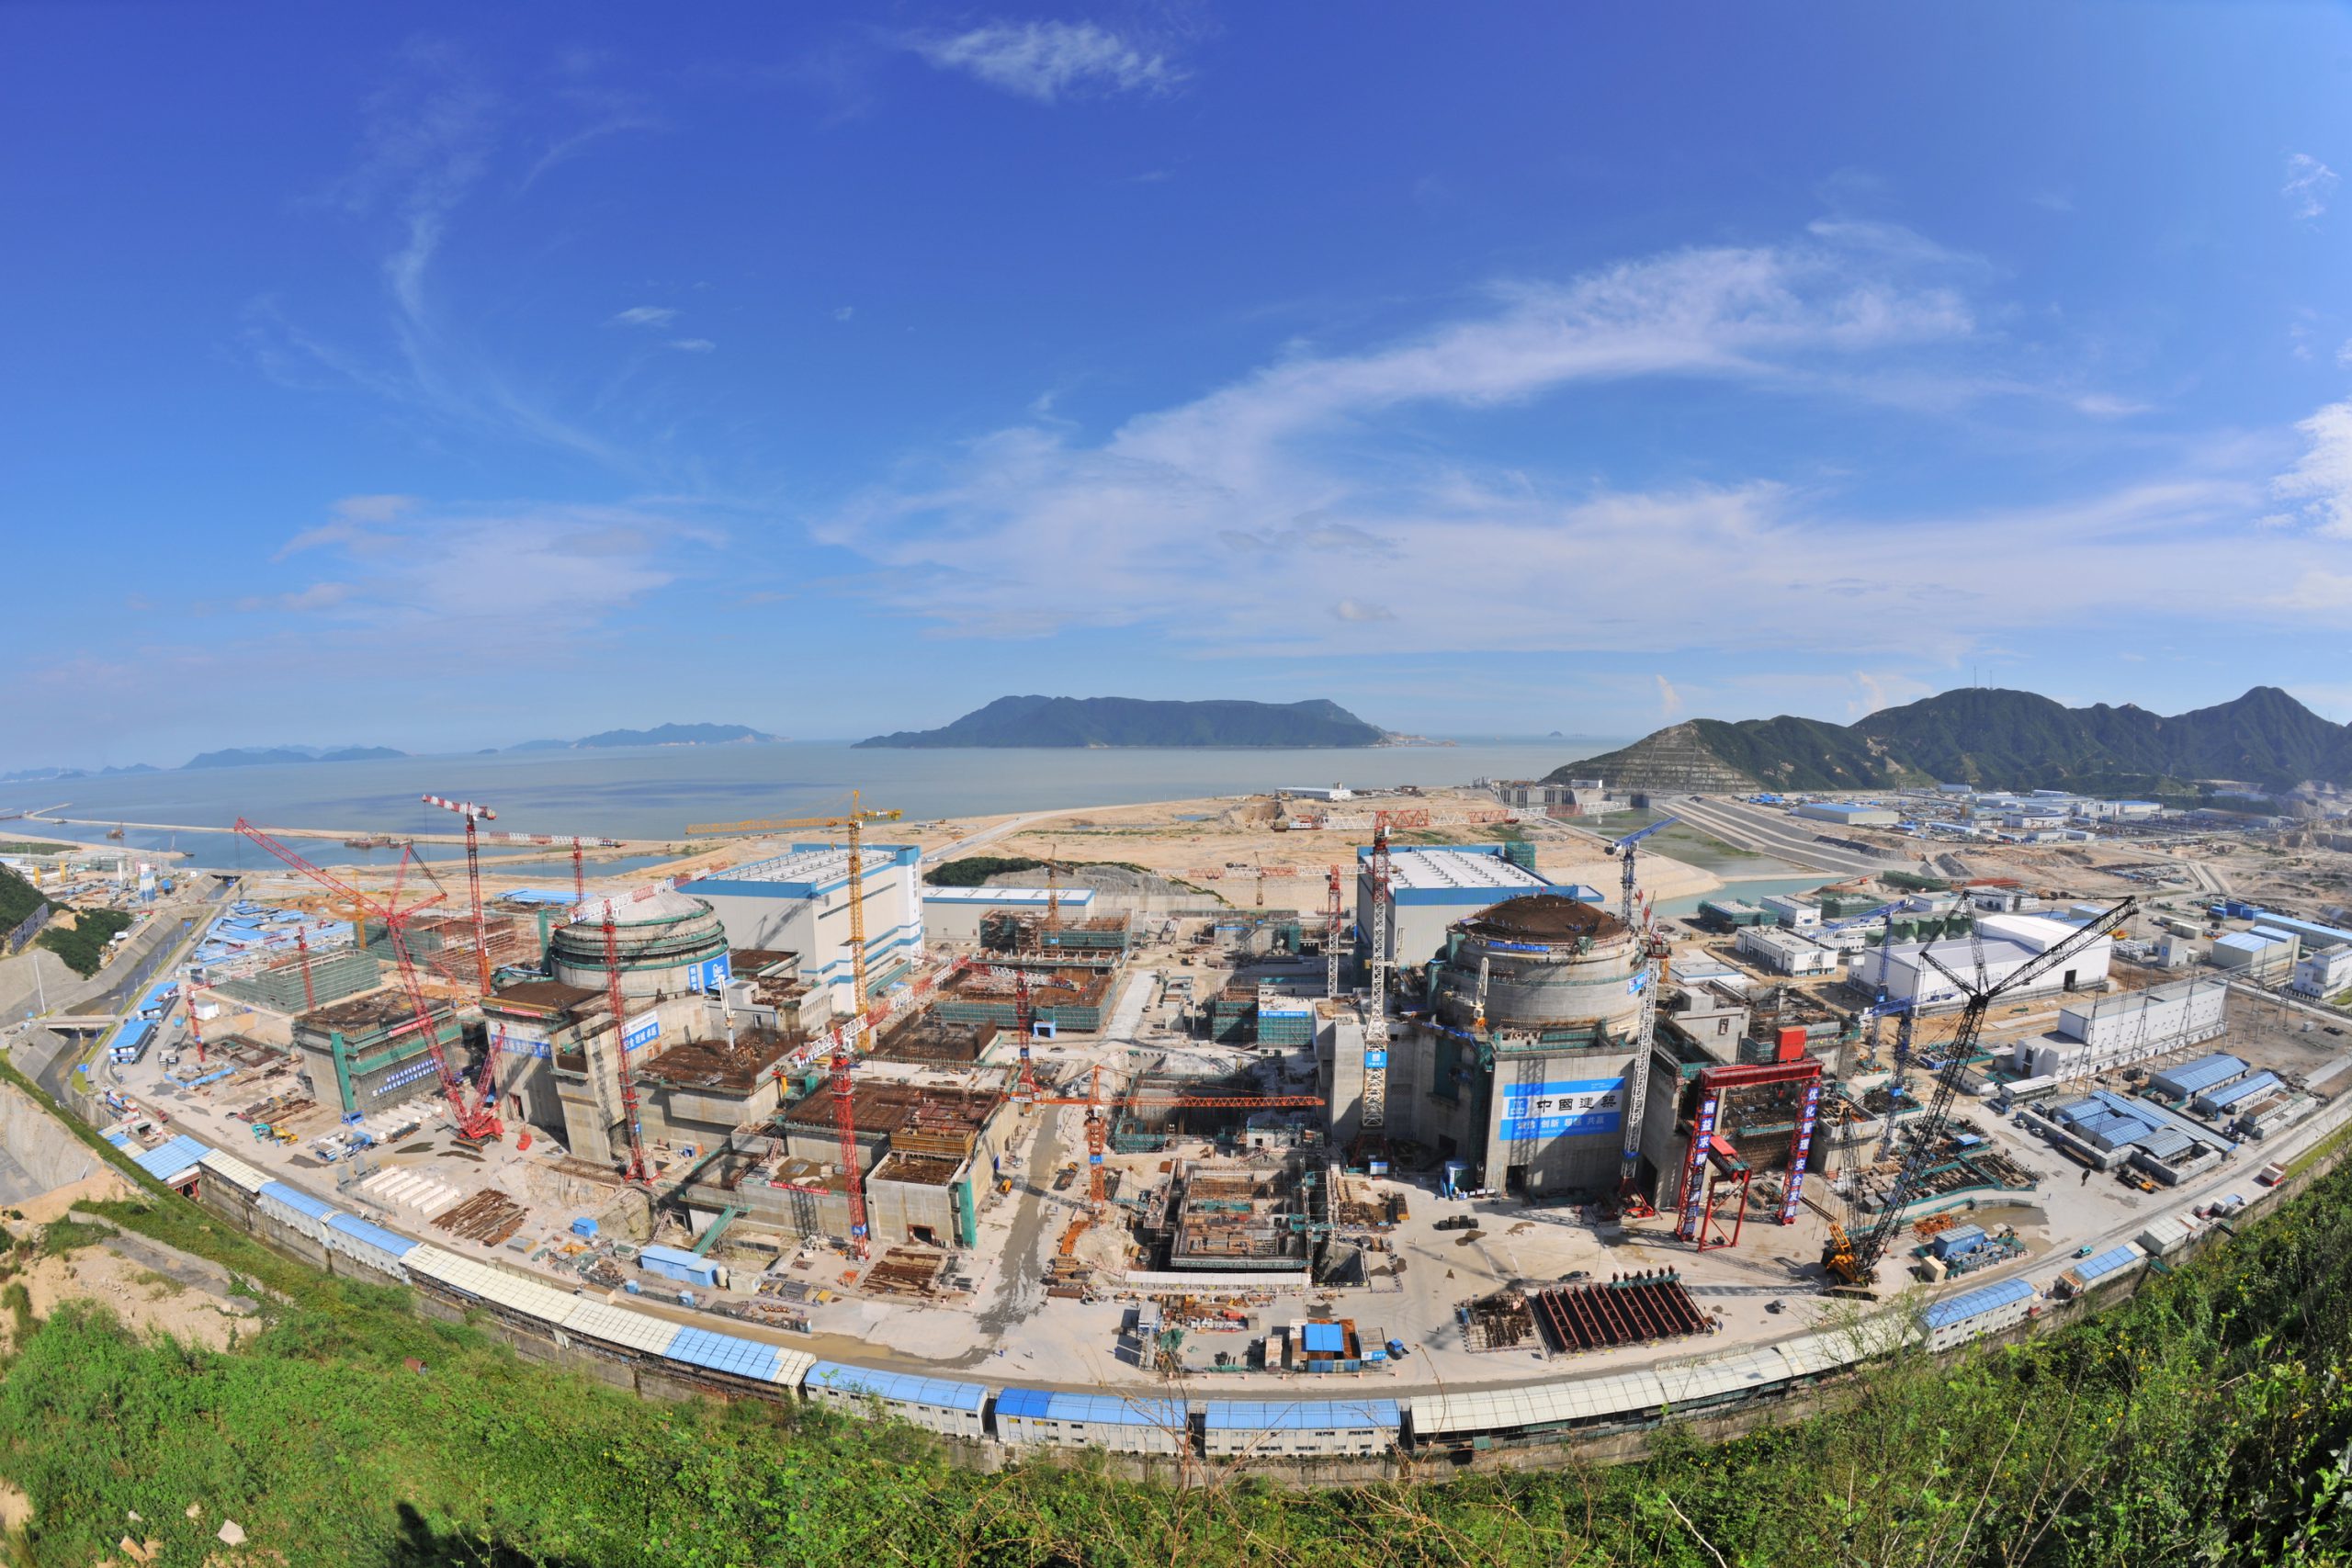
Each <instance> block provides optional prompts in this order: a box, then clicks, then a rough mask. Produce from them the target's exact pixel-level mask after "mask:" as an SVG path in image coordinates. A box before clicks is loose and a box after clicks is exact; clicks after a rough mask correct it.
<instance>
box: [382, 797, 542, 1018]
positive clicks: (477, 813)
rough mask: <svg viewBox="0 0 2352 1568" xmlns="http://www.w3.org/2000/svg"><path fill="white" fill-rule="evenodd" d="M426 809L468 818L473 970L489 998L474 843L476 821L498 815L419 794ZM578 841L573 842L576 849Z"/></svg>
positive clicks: (487, 935)
mask: <svg viewBox="0 0 2352 1568" xmlns="http://www.w3.org/2000/svg"><path fill="white" fill-rule="evenodd" d="M418 798H419V799H421V800H423V801H424V804H425V805H427V806H437V807H440V808H441V809H442V810H444V811H454V812H456V813H457V814H458V816H460V817H462V818H465V819H466V892H467V896H468V897H469V900H470V901H471V903H472V906H473V917H474V967H475V969H476V970H477V971H479V973H480V976H481V994H482V995H483V996H485V997H486V996H488V995H490V927H489V925H488V924H487V923H486V922H485V921H484V920H483V919H482V914H481V851H480V848H479V846H478V845H477V844H476V842H475V838H474V824H475V823H476V821H478V820H479V821H483V822H495V821H497V820H498V813H497V812H495V811H492V809H491V808H490V807H487V806H476V805H475V804H473V802H471V801H469V800H444V799H443V798H442V797H441V796H439V795H420V796H418ZM577 842H578V840H574V844H575V847H576V845H577Z"/></svg>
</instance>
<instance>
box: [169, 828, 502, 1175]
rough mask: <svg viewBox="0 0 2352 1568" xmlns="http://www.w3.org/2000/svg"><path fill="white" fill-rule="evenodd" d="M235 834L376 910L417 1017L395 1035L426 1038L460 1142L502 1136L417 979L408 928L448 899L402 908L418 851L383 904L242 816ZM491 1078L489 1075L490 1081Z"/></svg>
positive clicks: (406, 856)
mask: <svg viewBox="0 0 2352 1568" xmlns="http://www.w3.org/2000/svg"><path fill="white" fill-rule="evenodd" d="M233 830H234V831H235V832H237V833H239V834H240V835H242V836H243V837H244V838H247V839H250V840H253V841H254V843H256V844H259V845H260V846H261V847H262V848H263V849H265V850H266V851H268V852H270V853H271V854H273V855H275V856H276V857H277V859H279V860H280V861H283V862H284V863H286V864H287V865H288V866H291V867H292V868H293V869H294V870H296V871H298V872H300V873H301V874H303V875H304V876H307V877H309V878H310V879H311V881H313V882H316V883H317V884H319V885H320V886H322V887H324V888H326V889H328V890H329V891H330V892H333V893H338V894H341V895H342V896H343V897H345V899H346V900H348V901H349V902H350V903H351V904H352V905H354V906H356V907H357V908H363V909H369V910H372V911H373V912H374V913H375V915H376V917H377V918H378V919H380V920H382V921H383V922H384V931H385V933H386V935H387V936H388V937H389V938H390V945H391V949H392V958H393V961H394V963H395V964H397V966H398V967H399V970H400V975H401V987H402V988H403V989H404V990H405V991H406V992H407V993H408V1000H409V1008H410V1010H411V1011H412V1012H413V1014H414V1015H415V1017H414V1020H413V1022H412V1023H411V1024H409V1025H407V1026H404V1028H403V1029H397V1030H394V1031H393V1032H392V1034H393V1036H394V1037H395V1038H397V1037H398V1036H399V1035H400V1034H401V1033H403V1032H406V1030H407V1029H413V1030H415V1031H417V1032H419V1033H421V1034H422V1035H423V1037H424V1049H425V1052H426V1054H427V1055H429V1056H430V1057H431V1058H432V1061H433V1071H434V1074H435V1077H437V1078H438V1079H439V1080H440V1085H441V1092H442V1094H443V1095H444V1096H445V1097H446V1098H447V1100H448V1101H449V1110H450V1113H451V1115H452V1116H453V1117H454V1118H455V1120H456V1122H457V1123H458V1136H459V1137H460V1138H464V1139H467V1140H469V1141H484V1140H488V1139H492V1138H495V1137H497V1136H499V1135H500V1134H502V1133H503V1131H504V1128H503V1126H501V1125H500V1123H499V1121H498V1116H497V1112H496V1111H495V1109H494V1108H493V1105H492V1103H491V1102H489V1101H487V1100H485V1102H483V1103H479V1104H472V1105H469V1104H468V1103H467V1100H466V1082H465V1080H464V1079H463V1078H461V1077H458V1071H457V1069H456V1068H455V1067H452V1066H450V1065H449V1056H448V1053H447V1052H446V1051H444V1050H443V1049H442V1048H441V1030H440V1025H439V1024H438V1023H437V1022H436V1021H435V1019H434V1017H433V1008H432V1004H431V1003H430V1002H428V1001H427V1000H426V999H425V995H424V984H423V982H422V981H420V980H419V979H418V978H417V973H416V964H415V961H414V960H413V958H412V957H411V956H410V953H409V950H408V938H407V936H406V934H405V932H404V931H403V929H402V928H403V927H404V926H405V925H406V924H407V922H408V921H409V920H410V919H413V918H414V917H415V915H416V914H417V913H418V912H419V911H420V910H423V909H426V908H431V907H432V906H433V905H435V904H438V903H440V902H441V901H442V898H443V895H441V894H439V893H435V894H434V895H433V897H429V898H423V899H419V900H418V901H416V902H414V903H412V904H408V905H405V906H403V905H402V904H401V901H400V898H401V892H402V890H403V889H404V887H405V886H406V883H407V878H408V868H409V866H410V864H411V863H412V861H411V858H410V857H411V854H412V852H410V851H407V850H403V851H402V852H401V860H400V863H399V865H398V866H397V867H396V868H395V872H394V878H393V883H392V887H391V890H390V893H388V894H387V895H386V896H385V897H384V899H383V900H382V902H380V903H379V902H377V901H376V900H374V899H371V898H369V897H368V896H367V895H366V894H364V893H362V892H360V891H359V889H357V888H356V887H354V886H351V885H350V884H348V883H346V882H345V881H344V880H343V879H342V878H340V877H338V876H336V875H334V874H333V873H331V872H328V871H325V870H322V868H320V867H318V866H315V865H313V864H311V863H310V862H309V861H307V860H305V859H304V858H303V857H302V856H300V854H297V853H296V852H294V851H292V850H290V849H288V848H287V847H286V846H285V845H284V844H282V843H280V842H278V841H277V840H276V839H274V838H272V837H270V836H269V834H267V833H266V832H264V831H263V830H262V829H259V828H256V827H254V825H253V824H252V823H251V822H248V821H246V820H245V819H244V818H242V817H240V818H237V824H236V827H235V829H233ZM188 1016H189V1018H190V1019H191V1020H193V1019H194V1017H195V1010H194V1009H193V1008H192V1007H191V1009H190V1010H189V1015H188ZM487 1077H488V1075H487V1074H485V1081H487Z"/></svg>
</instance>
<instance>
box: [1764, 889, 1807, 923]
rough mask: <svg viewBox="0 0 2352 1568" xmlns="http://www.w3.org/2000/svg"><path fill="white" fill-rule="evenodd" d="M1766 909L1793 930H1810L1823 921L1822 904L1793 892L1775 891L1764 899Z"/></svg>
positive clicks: (1766, 911)
mask: <svg viewBox="0 0 2352 1568" xmlns="http://www.w3.org/2000/svg"><path fill="white" fill-rule="evenodd" d="M1764 911H1765V913H1767V914H1769V915H1770V916H1771V917H1772V919H1774V920H1776V921H1778V922H1779V923H1780V924H1781V925H1784V926H1786V927H1788V928H1789V929H1790V930H1791V931H1808V930H1810V929H1812V928H1813V927H1815V926H1817V925H1819V924H1820V923H1821V906H1820V905H1819V904H1817V903H1815V902H1814V901H1813V900H1812V899H1810V898H1801V897H1797V896H1796V895H1795V894H1793V893H1773V894H1770V895H1768V896H1766V897H1765V899H1764Z"/></svg>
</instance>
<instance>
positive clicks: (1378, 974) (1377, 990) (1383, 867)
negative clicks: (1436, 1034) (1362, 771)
mask: <svg viewBox="0 0 2352 1568" xmlns="http://www.w3.org/2000/svg"><path fill="white" fill-rule="evenodd" d="M1371 871H1372V1011H1371V1013H1370V1014H1369V1015H1367V1016H1366V1017H1365V1019H1364V1022H1363V1116H1362V1118H1361V1125H1362V1127H1363V1131H1365V1132H1367V1133H1378V1132H1381V1131H1382V1130H1383V1129H1385V1127H1386V1126H1387V1125H1388V876H1389V868H1388V813H1386V812H1385V811H1383V812H1381V813H1379V814H1378V815H1377V816H1375V817H1374V818H1373V829H1372V867H1371Z"/></svg>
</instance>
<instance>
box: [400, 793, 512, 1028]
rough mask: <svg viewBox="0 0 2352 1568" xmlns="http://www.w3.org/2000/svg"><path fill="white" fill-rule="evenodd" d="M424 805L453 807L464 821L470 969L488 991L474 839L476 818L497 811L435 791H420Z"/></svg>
mask: <svg viewBox="0 0 2352 1568" xmlns="http://www.w3.org/2000/svg"><path fill="white" fill-rule="evenodd" d="M418 798H419V799H420V800H422V801H424V804H425V805H427V806H437V807H440V808H441V809H442V810H444V811H454V812H456V813H457V814H458V816H459V817H460V818H464V820H465V824H466V892H467V895H468V897H469V901H470V903H471V905H472V908H473V917H474V969H475V973H476V976H477V978H479V979H480V981H481V995H483V996H485V997H486V996H488V995H490V928H489V925H488V923H487V922H486V921H485V920H484V919H482V913H481V845H480V844H479V843H478V842H477V841H476V838H475V832H474V828H475V824H476V823H477V822H483V821H488V822H495V821H497V820H498V813H497V812H495V811H492V809H491V808H490V807H487V806H476V805H475V804H474V803H473V802H471V801H469V800H447V799H444V798H443V797H442V796H440V795H420V796H418Z"/></svg>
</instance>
